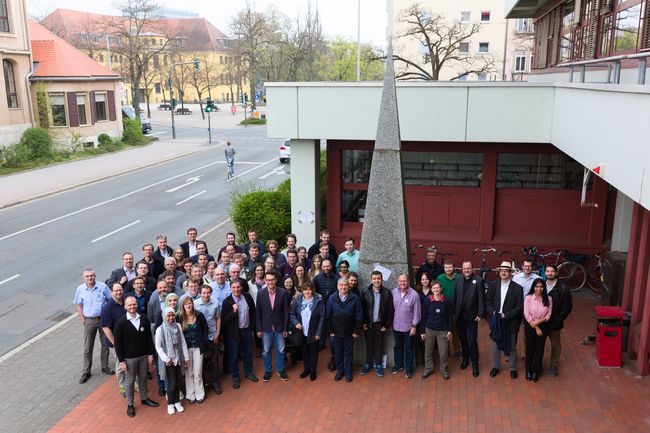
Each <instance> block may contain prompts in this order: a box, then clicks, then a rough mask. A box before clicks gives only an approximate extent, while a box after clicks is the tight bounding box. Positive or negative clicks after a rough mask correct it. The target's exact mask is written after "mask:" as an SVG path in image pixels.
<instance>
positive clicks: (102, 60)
mask: <svg viewBox="0 0 650 433" xmlns="http://www.w3.org/2000/svg"><path fill="white" fill-rule="evenodd" d="M99 61H100V62H101V63H104V55H103V54H100V55H99Z"/></svg>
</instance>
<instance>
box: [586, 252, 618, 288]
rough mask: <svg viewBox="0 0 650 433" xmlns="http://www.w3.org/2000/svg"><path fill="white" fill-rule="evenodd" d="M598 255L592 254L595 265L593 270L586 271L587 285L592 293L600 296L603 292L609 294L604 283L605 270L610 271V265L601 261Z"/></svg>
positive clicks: (603, 260) (605, 260) (604, 260)
mask: <svg viewBox="0 0 650 433" xmlns="http://www.w3.org/2000/svg"><path fill="white" fill-rule="evenodd" d="M602 253H603V252H600V253H599V254H594V255H593V258H594V259H596V264H595V265H594V267H593V268H588V269H587V285H588V286H589V288H590V289H591V290H593V291H594V293H597V294H601V293H603V291H606V292H610V289H609V286H608V285H607V283H606V282H605V269H606V268H607V269H611V267H612V264H611V263H610V262H609V260H607V259H603V258H602V257H601V254H602Z"/></svg>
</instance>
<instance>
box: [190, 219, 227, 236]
mask: <svg viewBox="0 0 650 433" xmlns="http://www.w3.org/2000/svg"><path fill="white" fill-rule="evenodd" d="M228 221H230V217H228V218H226V219H225V220H223V221H221V222H220V223H219V224H217V225H216V226H214V227H212V228H210V229H208V230H207V231H206V232H205V233H201V234H200V235H199V236H197V239H200V238H204V237H206V236H207V235H209V234H210V233H212V232H213V231H215V230H216V229H218V228H219V227H221V226H222V225H224V224H225V223H227V222H228Z"/></svg>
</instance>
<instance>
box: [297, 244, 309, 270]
mask: <svg viewBox="0 0 650 433" xmlns="http://www.w3.org/2000/svg"><path fill="white" fill-rule="evenodd" d="M297 251H298V263H300V264H301V265H303V266H304V267H305V269H307V270H309V268H311V260H309V259H308V258H307V248H305V247H298V250H297Z"/></svg>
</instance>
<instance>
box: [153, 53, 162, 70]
mask: <svg viewBox="0 0 650 433" xmlns="http://www.w3.org/2000/svg"><path fill="white" fill-rule="evenodd" d="M153 67H154V68H156V69H158V68H159V67H160V59H159V58H158V54H154V56H153Z"/></svg>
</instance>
